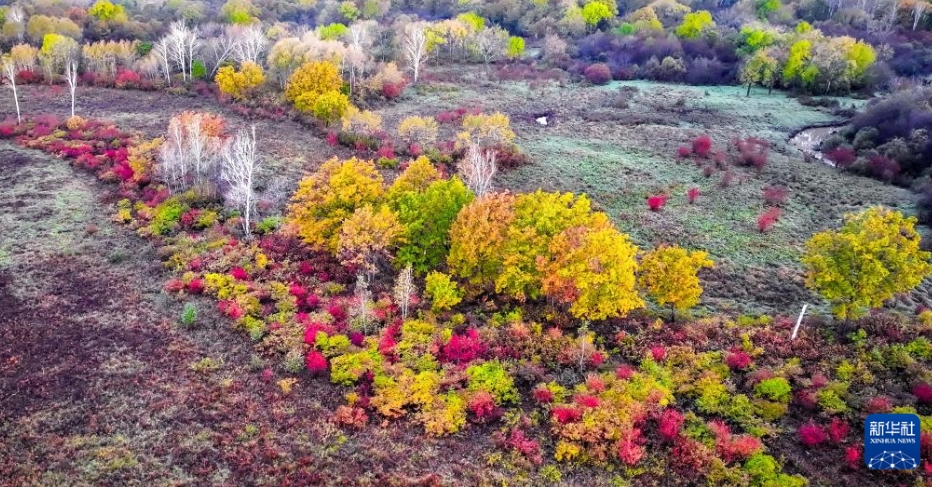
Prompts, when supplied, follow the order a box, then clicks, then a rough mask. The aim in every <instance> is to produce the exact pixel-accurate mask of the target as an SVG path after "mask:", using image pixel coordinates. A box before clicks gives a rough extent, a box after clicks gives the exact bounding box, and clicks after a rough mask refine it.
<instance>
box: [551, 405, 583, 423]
mask: <svg viewBox="0 0 932 487" xmlns="http://www.w3.org/2000/svg"><path fill="white" fill-rule="evenodd" d="M552 414H553V418H554V419H556V420H557V422H558V423H560V424H566V423H575V422H577V421H579V420H580V418H582V413H581V412H579V410H578V409H576V408H573V407H569V406H557V407H555V408H553V413H552Z"/></svg>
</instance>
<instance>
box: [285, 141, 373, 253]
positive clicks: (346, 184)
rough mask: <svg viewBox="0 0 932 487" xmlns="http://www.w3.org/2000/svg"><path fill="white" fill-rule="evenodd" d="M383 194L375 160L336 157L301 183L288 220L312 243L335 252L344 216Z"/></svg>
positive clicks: (313, 245)
mask: <svg viewBox="0 0 932 487" xmlns="http://www.w3.org/2000/svg"><path fill="white" fill-rule="evenodd" d="M382 194H383V188H382V176H381V174H379V172H378V171H377V170H376V168H375V165H374V164H373V163H372V161H360V160H359V159H356V158H355V157H354V158H352V159H349V160H346V161H342V162H341V161H340V160H338V159H337V158H336V157H334V158H333V159H330V160H329V161H327V162H325V163H324V164H323V165H322V166H321V167H320V169H318V170H317V172H316V173H314V174H313V175H311V176H308V177H306V178H304V179H302V180H301V182H300V183H299V184H298V190H297V191H296V192H295V194H294V196H293V197H292V200H291V205H290V206H289V207H288V214H287V221H288V223H289V224H290V225H291V226H292V227H293V228H294V230H295V232H296V233H297V234H298V236H300V237H301V238H302V239H303V240H304V242H305V243H307V244H308V245H310V246H311V247H313V248H315V249H321V250H329V251H330V252H336V251H337V250H338V248H339V240H340V232H339V230H340V227H341V226H342V225H343V222H344V220H346V219H347V218H349V217H350V216H351V215H352V214H353V212H355V211H356V209H357V208H361V207H363V206H365V205H372V204H375V203H376V202H378V201H379V199H380V198H381V197H382Z"/></svg>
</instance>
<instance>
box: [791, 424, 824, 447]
mask: <svg viewBox="0 0 932 487" xmlns="http://www.w3.org/2000/svg"><path fill="white" fill-rule="evenodd" d="M797 434H798V435H799V442H800V443H802V444H803V445H806V446H808V447H813V446H818V445H821V444H822V443H824V442H825V440H826V437H825V431H823V430H822V428H820V427H819V425H817V424H815V423H813V422H809V423H806V424H804V425H802V426H800V427H799V429H798V430H797Z"/></svg>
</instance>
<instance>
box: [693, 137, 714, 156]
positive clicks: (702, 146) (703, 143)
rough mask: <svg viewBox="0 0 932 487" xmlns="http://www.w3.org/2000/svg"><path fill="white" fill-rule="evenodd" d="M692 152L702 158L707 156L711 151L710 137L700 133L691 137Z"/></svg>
mask: <svg viewBox="0 0 932 487" xmlns="http://www.w3.org/2000/svg"><path fill="white" fill-rule="evenodd" d="M692 149H693V154H695V155H696V156H698V157H701V158H703V159H707V158H708V157H709V153H710V152H711V151H712V139H711V138H709V136H708V135H700V136H699V137H696V138H695V139H693V142H692Z"/></svg>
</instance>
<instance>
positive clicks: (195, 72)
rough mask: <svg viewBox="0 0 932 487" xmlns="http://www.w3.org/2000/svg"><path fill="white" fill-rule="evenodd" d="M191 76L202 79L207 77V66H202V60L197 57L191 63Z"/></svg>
mask: <svg viewBox="0 0 932 487" xmlns="http://www.w3.org/2000/svg"><path fill="white" fill-rule="evenodd" d="M191 76H192V77H193V78H194V79H204V78H205V77H207V67H206V66H204V62H203V61H201V60H198V59H195V60H194V63H192V64H191Z"/></svg>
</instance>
